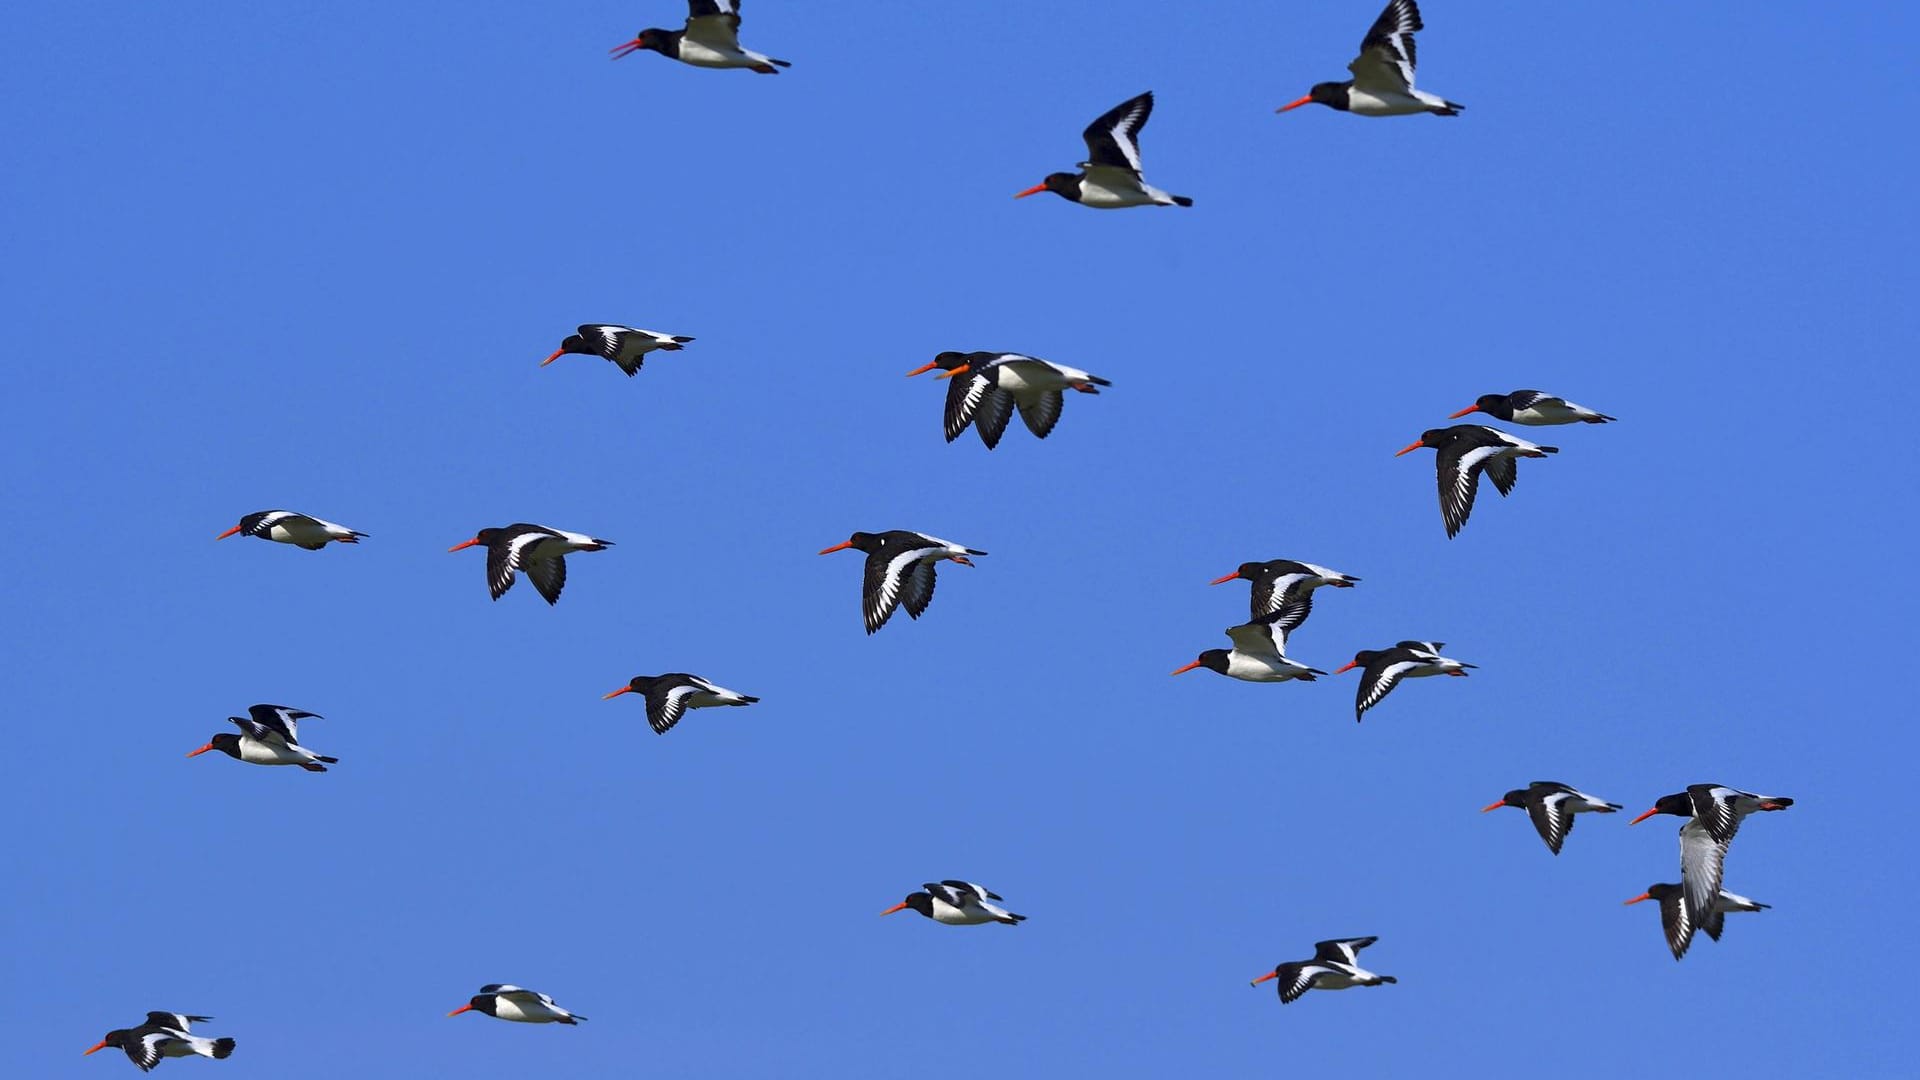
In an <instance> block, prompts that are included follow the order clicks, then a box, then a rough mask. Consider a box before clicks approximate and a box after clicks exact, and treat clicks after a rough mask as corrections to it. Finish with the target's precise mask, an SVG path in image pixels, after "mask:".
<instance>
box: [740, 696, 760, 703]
mask: <svg viewBox="0 0 1920 1080" xmlns="http://www.w3.org/2000/svg"><path fill="white" fill-rule="evenodd" d="M759 700H760V699H759V698H757V697H754V696H753V695H752V694H741V695H740V700H739V701H737V702H735V704H736V705H752V704H753V703H754V702H756V701H759Z"/></svg>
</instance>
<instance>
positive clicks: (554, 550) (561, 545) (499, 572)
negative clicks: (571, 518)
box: [447, 522, 613, 604]
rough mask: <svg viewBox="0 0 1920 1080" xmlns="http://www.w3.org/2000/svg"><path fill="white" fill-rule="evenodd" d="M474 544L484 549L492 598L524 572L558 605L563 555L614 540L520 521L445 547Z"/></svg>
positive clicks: (563, 585)
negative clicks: (516, 572) (519, 572)
mask: <svg viewBox="0 0 1920 1080" xmlns="http://www.w3.org/2000/svg"><path fill="white" fill-rule="evenodd" d="M476 544H480V545H484V546H485V547H486V549H487V591H488V592H490V593H492V594H493V598H494V599H495V600H498V599H500V597H501V596H502V595H503V594H505V593H506V591H507V590H508V589H511V588H513V575H514V572H515V571H524V572H525V573H526V575H527V580H529V581H531V582H533V587H534V589H536V590H537V591H538V592H539V593H540V595H541V596H543V597H545V598H546V601H547V603H549V604H557V603H559V602H560V590H562V589H564V588H566V587H567V560H566V556H568V555H571V554H573V553H574V552H576V551H604V550H606V549H607V548H610V547H612V546H613V541H611V540H602V539H600V538H599V537H597V536H588V535H587V534H585V533H577V532H568V531H566V530H565V529H549V528H547V527H546V526H545V525H528V524H526V523H525V522H522V523H520V524H517V525H508V526H507V527H505V528H503V529H481V530H480V531H479V532H478V533H476V534H474V537H473V539H471V540H463V541H461V542H460V543H458V544H455V545H453V546H452V547H450V548H448V549H447V550H448V551H459V550H460V549H462V548H470V547H473V546H474V545H476Z"/></svg>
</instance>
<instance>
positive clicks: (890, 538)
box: [820, 529, 986, 634]
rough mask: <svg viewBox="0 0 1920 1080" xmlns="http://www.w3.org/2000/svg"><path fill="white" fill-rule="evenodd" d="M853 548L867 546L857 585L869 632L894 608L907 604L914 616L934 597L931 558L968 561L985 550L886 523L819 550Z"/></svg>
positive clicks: (827, 552)
mask: <svg viewBox="0 0 1920 1080" xmlns="http://www.w3.org/2000/svg"><path fill="white" fill-rule="evenodd" d="M848 548H854V549H856V550H859V551H863V552H866V555H867V572H866V576H865V577H864V578H863V579H862V581H861V585H860V609H861V611H862V612H863V613H864V615H865V617H866V621H867V633H869V634H871V633H873V632H874V631H876V630H878V629H880V628H881V627H883V626H885V625H887V620H888V619H889V618H891V617H892V616H893V609H894V608H896V607H898V606H900V605H901V604H902V603H904V604H906V608H907V615H908V616H909V617H911V618H915V619H918V618H919V617H920V614H921V612H924V611H926V610H927V605H928V604H931V603H933V586H934V580H933V578H934V564H935V563H937V562H940V561H941V560H943V559H948V560H952V561H953V562H956V563H959V564H960V565H961V566H972V565H973V562H972V561H971V560H970V559H969V558H968V556H970V555H985V554H986V552H984V551H980V550H977V549H975V548H970V547H961V546H960V545H959V544H956V543H954V542H952V541H951V540H942V539H940V538H939V537H937V536H928V535H926V534H925V533H917V532H910V531H908V530H906V529H889V530H888V531H886V532H883V533H869V532H857V533H854V534H853V535H852V536H851V537H849V538H847V539H846V540H844V541H842V542H840V543H838V544H835V545H833V546H832V547H830V548H822V549H820V554H822V555H831V554H832V553H834V552H836V551H845V550H846V549H848Z"/></svg>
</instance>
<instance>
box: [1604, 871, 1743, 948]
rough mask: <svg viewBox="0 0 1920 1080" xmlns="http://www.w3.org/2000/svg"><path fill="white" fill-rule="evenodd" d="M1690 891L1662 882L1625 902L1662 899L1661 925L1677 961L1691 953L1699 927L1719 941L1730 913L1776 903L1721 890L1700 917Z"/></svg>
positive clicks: (1659, 900)
mask: <svg viewBox="0 0 1920 1080" xmlns="http://www.w3.org/2000/svg"><path fill="white" fill-rule="evenodd" d="M1686 893H1687V890H1686V888H1685V887H1684V886H1680V885H1674V884H1671V883H1662V884H1658V885H1649V886H1647V891H1646V892H1643V893H1641V894H1640V895H1639V896H1636V897H1634V898H1633V899H1631V900H1628V901H1625V902H1626V903H1629V904H1637V903H1639V902H1640V901H1642V900H1656V901H1658V902H1659V904H1660V928H1661V930H1662V931H1664V932H1665V934H1666V937H1667V948H1668V949H1670V950H1672V952H1673V958H1674V959H1675V960H1678V959H1680V958H1681V957H1684V956H1686V955H1687V947H1688V946H1689V945H1692V944H1693V932H1694V930H1695V929H1700V930H1705V931H1706V932H1707V936H1708V937H1711V938H1712V939H1713V940H1715V941H1719V940H1720V934H1721V932H1722V931H1723V930H1724V929H1725V927H1726V922H1727V915H1728V913H1730V912H1735V911H1762V910H1765V909H1766V908H1770V907H1772V906H1773V905H1772V904H1762V903H1759V902H1758V901H1754V900H1749V899H1747V898H1746V897H1744V896H1741V895H1739V894H1738V893H1730V892H1728V891H1726V890H1725V889H1721V890H1719V891H1718V892H1716V893H1715V895H1714V899H1713V906H1712V907H1711V908H1709V909H1708V911H1707V913H1706V915H1705V916H1704V917H1696V916H1695V914H1694V912H1693V909H1692V905H1691V904H1689V903H1688V902H1687V897H1686Z"/></svg>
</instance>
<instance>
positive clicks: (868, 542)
mask: <svg viewBox="0 0 1920 1080" xmlns="http://www.w3.org/2000/svg"><path fill="white" fill-rule="evenodd" d="M884 543H886V538H885V537H883V536H881V535H879V534H878V533H870V532H857V533H854V534H853V535H852V536H849V537H847V539H846V540H845V541H844V542H842V543H838V544H835V545H833V546H832V547H830V548H821V549H820V554H822V555H830V554H832V553H833V552H836V551H845V550H846V549H848V548H853V549H854V550H856V551H865V552H872V551H874V550H875V549H877V548H878V547H880V545H882V544H884Z"/></svg>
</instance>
